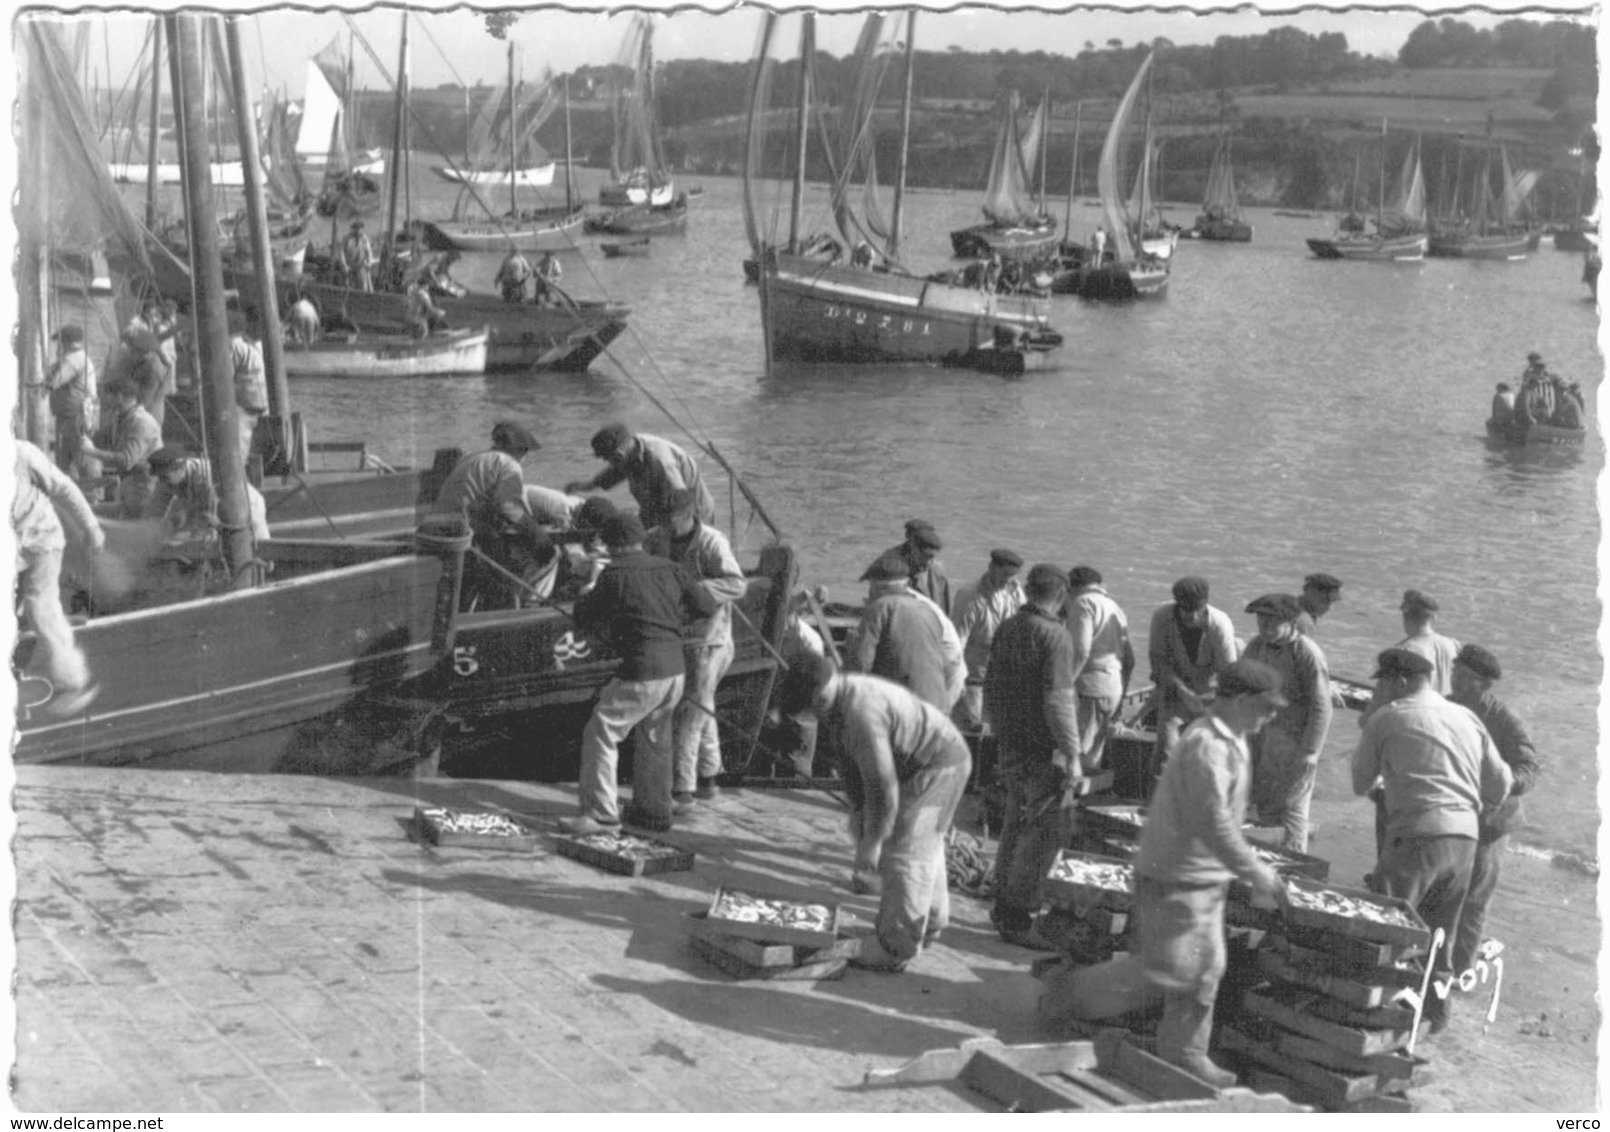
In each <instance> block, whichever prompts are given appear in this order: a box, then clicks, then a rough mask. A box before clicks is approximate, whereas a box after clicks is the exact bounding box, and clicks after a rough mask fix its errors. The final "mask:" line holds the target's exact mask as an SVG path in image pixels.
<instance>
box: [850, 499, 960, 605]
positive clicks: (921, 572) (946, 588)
mask: <svg viewBox="0 0 1610 1132" xmlns="http://www.w3.org/2000/svg"><path fill="white" fill-rule="evenodd" d="M943 545H944V544H943V543H941V542H940V541H939V532H937V531H935V530H934V525H933V524H932V523H930V522H928V520H926V519H910V520H908V521H907V522H906V541H905V542H903V543H901V544H900V545H899V546H891V547H890V548H889V549H888V550H885V551H884V552H883V553H882V554H880V555H878V557H877V559H876V560H875V561H881V560H883V559H885V558H888V557H889V556H890V555H893V556H895V557H896V558H900V559H902V560H904V562H905V564H906V573H907V576H908V577H909V578H910V580H911V590H912V592H913V593H919V594H921V595H922V596H923V597H925V598H927V599H928V600H929V601H931V602H933V603H934V604H935V605H937V606H938V607H939V608H940V609H941V610H943V611H944V613H945V615H946V616H947V617H948V616H949V615H950V611H951V600H950V598H951V595H950V579H949V578H948V577H946V576H945V570H944V568H943V567H942V566H940V565H939V550H940V547H941V546H943ZM871 570H872V567H870V566H869V567H867V573H866V574H862V575H861V580H862V581H863V582H865V581H867V580H868V578H869V575H870V574H871Z"/></svg>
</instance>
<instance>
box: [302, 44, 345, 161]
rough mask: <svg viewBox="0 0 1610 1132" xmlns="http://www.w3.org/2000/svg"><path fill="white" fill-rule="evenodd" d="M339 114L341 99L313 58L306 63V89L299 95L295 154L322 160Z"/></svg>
mask: <svg viewBox="0 0 1610 1132" xmlns="http://www.w3.org/2000/svg"><path fill="white" fill-rule="evenodd" d="M340 114H341V99H340V96H338V95H337V94H336V93H335V90H334V89H333V88H331V86H330V83H329V81H328V80H327V79H326V78H325V77H324V72H323V71H321V70H319V65H318V63H316V62H314V61H313V60H312V59H309V60H308V63H307V89H306V90H305V91H304V92H303V95H302V123H301V125H300V126H299V127H298V128H297V132H296V156H297V157H299V158H301V159H302V160H303V162H305V163H311V164H316V165H322V164H324V159H325V156H326V155H327V154H328V153H329V151H330V135H331V134H332V133H333V132H334V130H335V123H336V119H337V118H338V117H340Z"/></svg>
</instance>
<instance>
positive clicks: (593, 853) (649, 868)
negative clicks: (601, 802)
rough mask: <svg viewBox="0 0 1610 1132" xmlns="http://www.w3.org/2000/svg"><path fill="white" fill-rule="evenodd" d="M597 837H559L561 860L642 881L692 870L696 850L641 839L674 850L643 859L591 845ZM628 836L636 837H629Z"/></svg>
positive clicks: (594, 835)
mask: <svg viewBox="0 0 1610 1132" xmlns="http://www.w3.org/2000/svg"><path fill="white" fill-rule="evenodd" d="M598 836H599V835H598V834H591V833H588V834H581V835H579V836H575V837H569V836H567V837H560V838H558V839H557V840H556V841H555V842H554V847H555V848H556V849H558V850H559V855H560V856H561V857H569V858H570V859H571V860H573V861H581V862H582V863H584V864H588V865H592V866H594V867H595V868H600V869H603V870H604V871H605V872H609V873H618V874H619V875H621V876H628V877H640V876H654V875H656V874H658V873H676V872H685V871H686V870H688V869H691V868H692V867H693V863H694V855H693V850H691V849H683V848H681V847H680V846H676V845H672V844H670V843H669V842H665V841H656V840H654V839H653V838H649V837H638V838H636V839H637V840H639V841H646V842H648V843H649V844H650V845H653V846H656V847H658V848H662V849H669V850H673V852H671V853H666V854H663V855H656V856H642V855H638V854H636V853H630V852H627V851H624V850H620V849H616V850H610V849H606V848H604V847H603V846H602V845H598V844H595V843H592V842H589V841H588V838H596V837H598ZM627 836H633V835H631V834H628V835H627Z"/></svg>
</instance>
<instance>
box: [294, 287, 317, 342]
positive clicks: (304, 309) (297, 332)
mask: <svg viewBox="0 0 1610 1132" xmlns="http://www.w3.org/2000/svg"><path fill="white" fill-rule="evenodd" d="M286 325H287V326H289V328H290V331H291V341H292V342H294V343H295V344H296V345H298V346H311V345H312V344H313V343H315V342H317V341H318V340H319V338H320V337H321V336H322V335H323V333H324V326H323V324H322V322H321V321H320V319H319V308H318V307H316V306H314V305H313V300H312V299H309V298H308V297H307V296H306V295H302V296H300V297H298V298H297V300H296V302H295V303H293V304H291V313H290V316H289V317H288V318H287V319H286Z"/></svg>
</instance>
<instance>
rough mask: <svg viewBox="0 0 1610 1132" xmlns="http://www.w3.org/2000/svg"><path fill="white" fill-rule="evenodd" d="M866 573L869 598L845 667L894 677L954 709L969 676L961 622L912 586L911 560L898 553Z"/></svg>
mask: <svg viewBox="0 0 1610 1132" xmlns="http://www.w3.org/2000/svg"><path fill="white" fill-rule="evenodd" d="M865 577H866V579H867V601H866V605H865V606H863V607H862V610H861V623H860V625H858V626H857V627H856V630H855V633H854V635H853V636H852V637H851V638H850V642H849V647H848V648H847V649H846V650H845V659H844V664H845V667H846V668H847V669H848V670H849V671H851V672H866V673H870V674H871V675H873V676H882V677H883V678H884V679H886V680H893V681H894V682H895V683H896V684H900V685H902V686H904V687H907V688H910V689H911V690H912V691H913V692H915V693H916V694H917V697H918V698H919V699H922V700H924V701H926V702H928V703H930V704H933V705H934V706H935V707H936V708H938V709H939V710H940V711H943V712H949V711H950V710H951V708H952V707H953V706H954V705H955V703H956V700H957V699H959V698H960V696H961V693H962V689H963V687H964V686H965V683H966V679H967V676H966V666H965V664H964V663H963V662H962V650H961V640H960V638H959V637H958V636H957V635H956V628H955V626H954V625H952V624H951V623H950V619H949V618H948V617H946V616H945V615H944V614H943V613H941V612H939V610H938V608H937V607H935V605H934V603H933V602H931V601H929V600H928V599H927V598H925V597H923V596H922V595H920V594H916V593H913V592H912V591H911V585H910V575H909V574H908V573H907V572H906V563H905V560H904V559H902V558H900V557H898V556H897V555H893V554H887V555H884V556H883V557H882V558H880V559H878V560H877V561H876V562H874V563H873V564H872V565H871V566H869V567H868V568H867V571H866V574H865Z"/></svg>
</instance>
